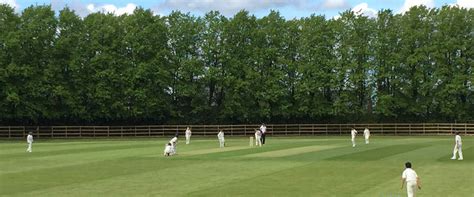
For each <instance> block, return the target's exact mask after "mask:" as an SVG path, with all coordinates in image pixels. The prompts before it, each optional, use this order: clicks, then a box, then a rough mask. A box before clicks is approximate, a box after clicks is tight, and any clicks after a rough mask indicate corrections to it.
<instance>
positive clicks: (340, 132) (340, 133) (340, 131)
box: [339, 124, 342, 135]
mask: <svg viewBox="0 0 474 197" xmlns="http://www.w3.org/2000/svg"><path fill="white" fill-rule="evenodd" d="M339 135H342V130H341V125H340V124H339Z"/></svg>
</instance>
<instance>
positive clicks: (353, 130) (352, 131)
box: [351, 129, 357, 138]
mask: <svg viewBox="0 0 474 197" xmlns="http://www.w3.org/2000/svg"><path fill="white" fill-rule="evenodd" d="M351 135H352V138H355V136H356V135H357V130H355V129H352V130H351Z"/></svg>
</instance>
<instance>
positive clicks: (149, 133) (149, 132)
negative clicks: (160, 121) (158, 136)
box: [148, 125, 151, 136]
mask: <svg viewBox="0 0 474 197" xmlns="http://www.w3.org/2000/svg"><path fill="white" fill-rule="evenodd" d="M148 136H151V128H150V125H148Z"/></svg>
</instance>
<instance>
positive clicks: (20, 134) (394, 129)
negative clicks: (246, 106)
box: [0, 123, 474, 139]
mask: <svg viewBox="0 0 474 197" xmlns="http://www.w3.org/2000/svg"><path fill="white" fill-rule="evenodd" d="M187 126H189V127H191V128H192V132H193V136H215V135H217V132H218V131H219V130H224V131H225V133H226V135H229V136H247V135H253V134H254V129H257V128H259V126H260V125H142V126H36V127H31V126H0V139H15V138H24V137H26V135H27V133H28V132H33V133H34V136H35V137H36V138H94V137H159V136H172V135H174V134H175V133H176V131H179V132H180V133H181V134H184V130H185V129H186V127H187ZM352 127H354V128H355V129H357V130H363V129H364V128H369V129H370V132H371V134H375V135H450V134H452V131H453V130H456V131H459V132H460V133H462V134H463V135H474V124H473V123H416V124H411V123H398V124H269V125H267V135H270V136H272V135H274V136H293V135H349V134H350V130H351V128H352Z"/></svg>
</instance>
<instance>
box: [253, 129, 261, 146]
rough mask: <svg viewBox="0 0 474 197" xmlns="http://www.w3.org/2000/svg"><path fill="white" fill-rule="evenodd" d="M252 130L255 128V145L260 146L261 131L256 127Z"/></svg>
mask: <svg viewBox="0 0 474 197" xmlns="http://www.w3.org/2000/svg"><path fill="white" fill-rule="evenodd" d="M254 130H255V146H262V141H261V137H262V132H260V130H258V129H254Z"/></svg>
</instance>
